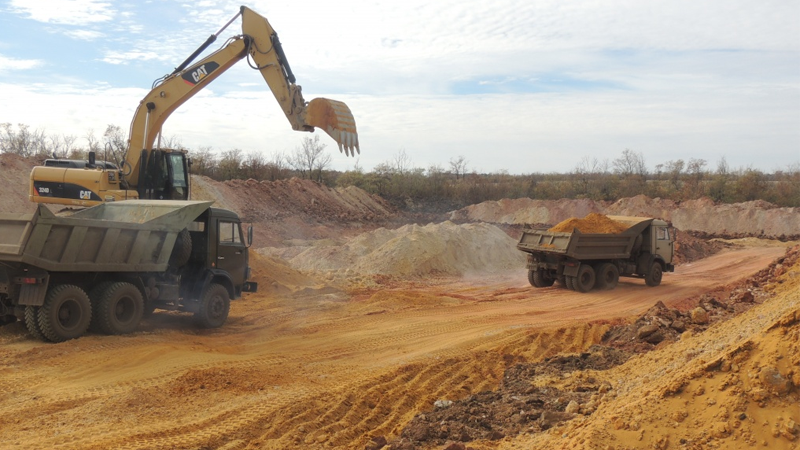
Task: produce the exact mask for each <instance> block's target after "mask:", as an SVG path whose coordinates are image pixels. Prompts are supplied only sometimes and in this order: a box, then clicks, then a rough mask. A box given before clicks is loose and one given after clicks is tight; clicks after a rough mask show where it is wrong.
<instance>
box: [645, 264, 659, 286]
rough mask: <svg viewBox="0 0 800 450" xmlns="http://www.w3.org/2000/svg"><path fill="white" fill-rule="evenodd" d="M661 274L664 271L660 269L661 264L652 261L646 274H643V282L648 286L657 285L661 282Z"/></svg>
mask: <svg viewBox="0 0 800 450" xmlns="http://www.w3.org/2000/svg"><path fill="white" fill-rule="evenodd" d="M663 275H664V271H663V269H661V264H659V263H657V262H653V265H651V266H650V270H648V271H647V274H646V275H645V276H644V282H645V283H646V284H647V285H648V286H658V285H659V284H661V277H662V276H663Z"/></svg>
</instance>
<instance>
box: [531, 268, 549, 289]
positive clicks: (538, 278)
mask: <svg viewBox="0 0 800 450" xmlns="http://www.w3.org/2000/svg"><path fill="white" fill-rule="evenodd" d="M528 282H529V283H530V284H531V286H533V287H537V288H543V287H549V286H552V285H553V283H554V282H555V280H554V279H553V278H550V277H549V276H547V273H546V272H545V271H544V269H536V270H529V271H528Z"/></svg>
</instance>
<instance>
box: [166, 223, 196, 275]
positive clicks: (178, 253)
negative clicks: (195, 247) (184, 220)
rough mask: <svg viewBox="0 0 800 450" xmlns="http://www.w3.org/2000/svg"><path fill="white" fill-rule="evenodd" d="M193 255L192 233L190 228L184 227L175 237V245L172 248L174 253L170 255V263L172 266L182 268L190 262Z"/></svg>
mask: <svg viewBox="0 0 800 450" xmlns="http://www.w3.org/2000/svg"><path fill="white" fill-rule="evenodd" d="M191 256H192V235H191V234H189V230H188V229H186V228H184V229H182V230H181V231H180V233H178V237H176V238H175V247H173V248H172V253H171V254H170V255H169V265H170V266H171V267H175V268H176V269H177V268H180V267H183V266H185V265H186V263H187V262H189V258H190V257H191Z"/></svg>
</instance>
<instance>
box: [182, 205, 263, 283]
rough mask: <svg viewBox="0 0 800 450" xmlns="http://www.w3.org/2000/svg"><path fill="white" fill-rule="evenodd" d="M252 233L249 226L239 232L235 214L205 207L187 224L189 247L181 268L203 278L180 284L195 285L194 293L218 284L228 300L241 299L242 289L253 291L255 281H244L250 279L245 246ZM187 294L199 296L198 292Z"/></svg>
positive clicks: (249, 241) (189, 274)
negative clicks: (223, 289) (207, 286)
mask: <svg viewBox="0 0 800 450" xmlns="http://www.w3.org/2000/svg"><path fill="white" fill-rule="evenodd" d="M252 233H253V229H252V227H248V233H247V235H245V234H244V233H243V232H242V223H241V220H240V219H239V216H238V215H236V213H234V212H232V211H228V210H226V209H221V208H208V209H207V210H206V211H205V212H203V214H201V215H200V216H199V217H197V218H196V219H195V220H194V222H193V223H192V224H191V225H190V226H189V236H190V237H191V249H192V250H191V256H190V258H189V262H188V264H187V265H186V266H185V268H184V269H183V276H188V277H190V278H202V279H198V280H196V281H197V282H195V283H182V284H184V285H185V286H186V287H187V288H191V287H192V286H194V289H195V290H196V291H197V292H201V291H202V290H203V287H204V286H206V285H208V284H210V283H217V284H221V285H223V286H225V288H226V289H227V290H228V293H229V295H230V298H231V299H237V298H240V297H241V296H242V292H255V291H256V289H257V286H256V284H255V283H253V282H248V281H247V280H248V279H249V278H250V266H249V254H248V251H247V248H248V247H249V246H250V244H251V243H252ZM187 294H189V292H187ZM188 297H190V298H192V297H193V298H198V294H195V295H191V294H189V295H188Z"/></svg>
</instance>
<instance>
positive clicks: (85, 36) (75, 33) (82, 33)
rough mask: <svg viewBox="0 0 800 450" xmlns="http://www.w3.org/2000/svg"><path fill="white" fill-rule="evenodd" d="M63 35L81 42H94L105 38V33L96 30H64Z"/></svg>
mask: <svg viewBox="0 0 800 450" xmlns="http://www.w3.org/2000/svg"><path fill="white" fill-rule="evenodd" d="M63 33H64V34H65V35H66V36H69V37H71V38H73V39H77V40H79V41H93V40H95V39H99V38H101V37H104V36H105V33H103V32H101V31H96V30H85V29H84V30H64V31H63Z"/></svg>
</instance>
